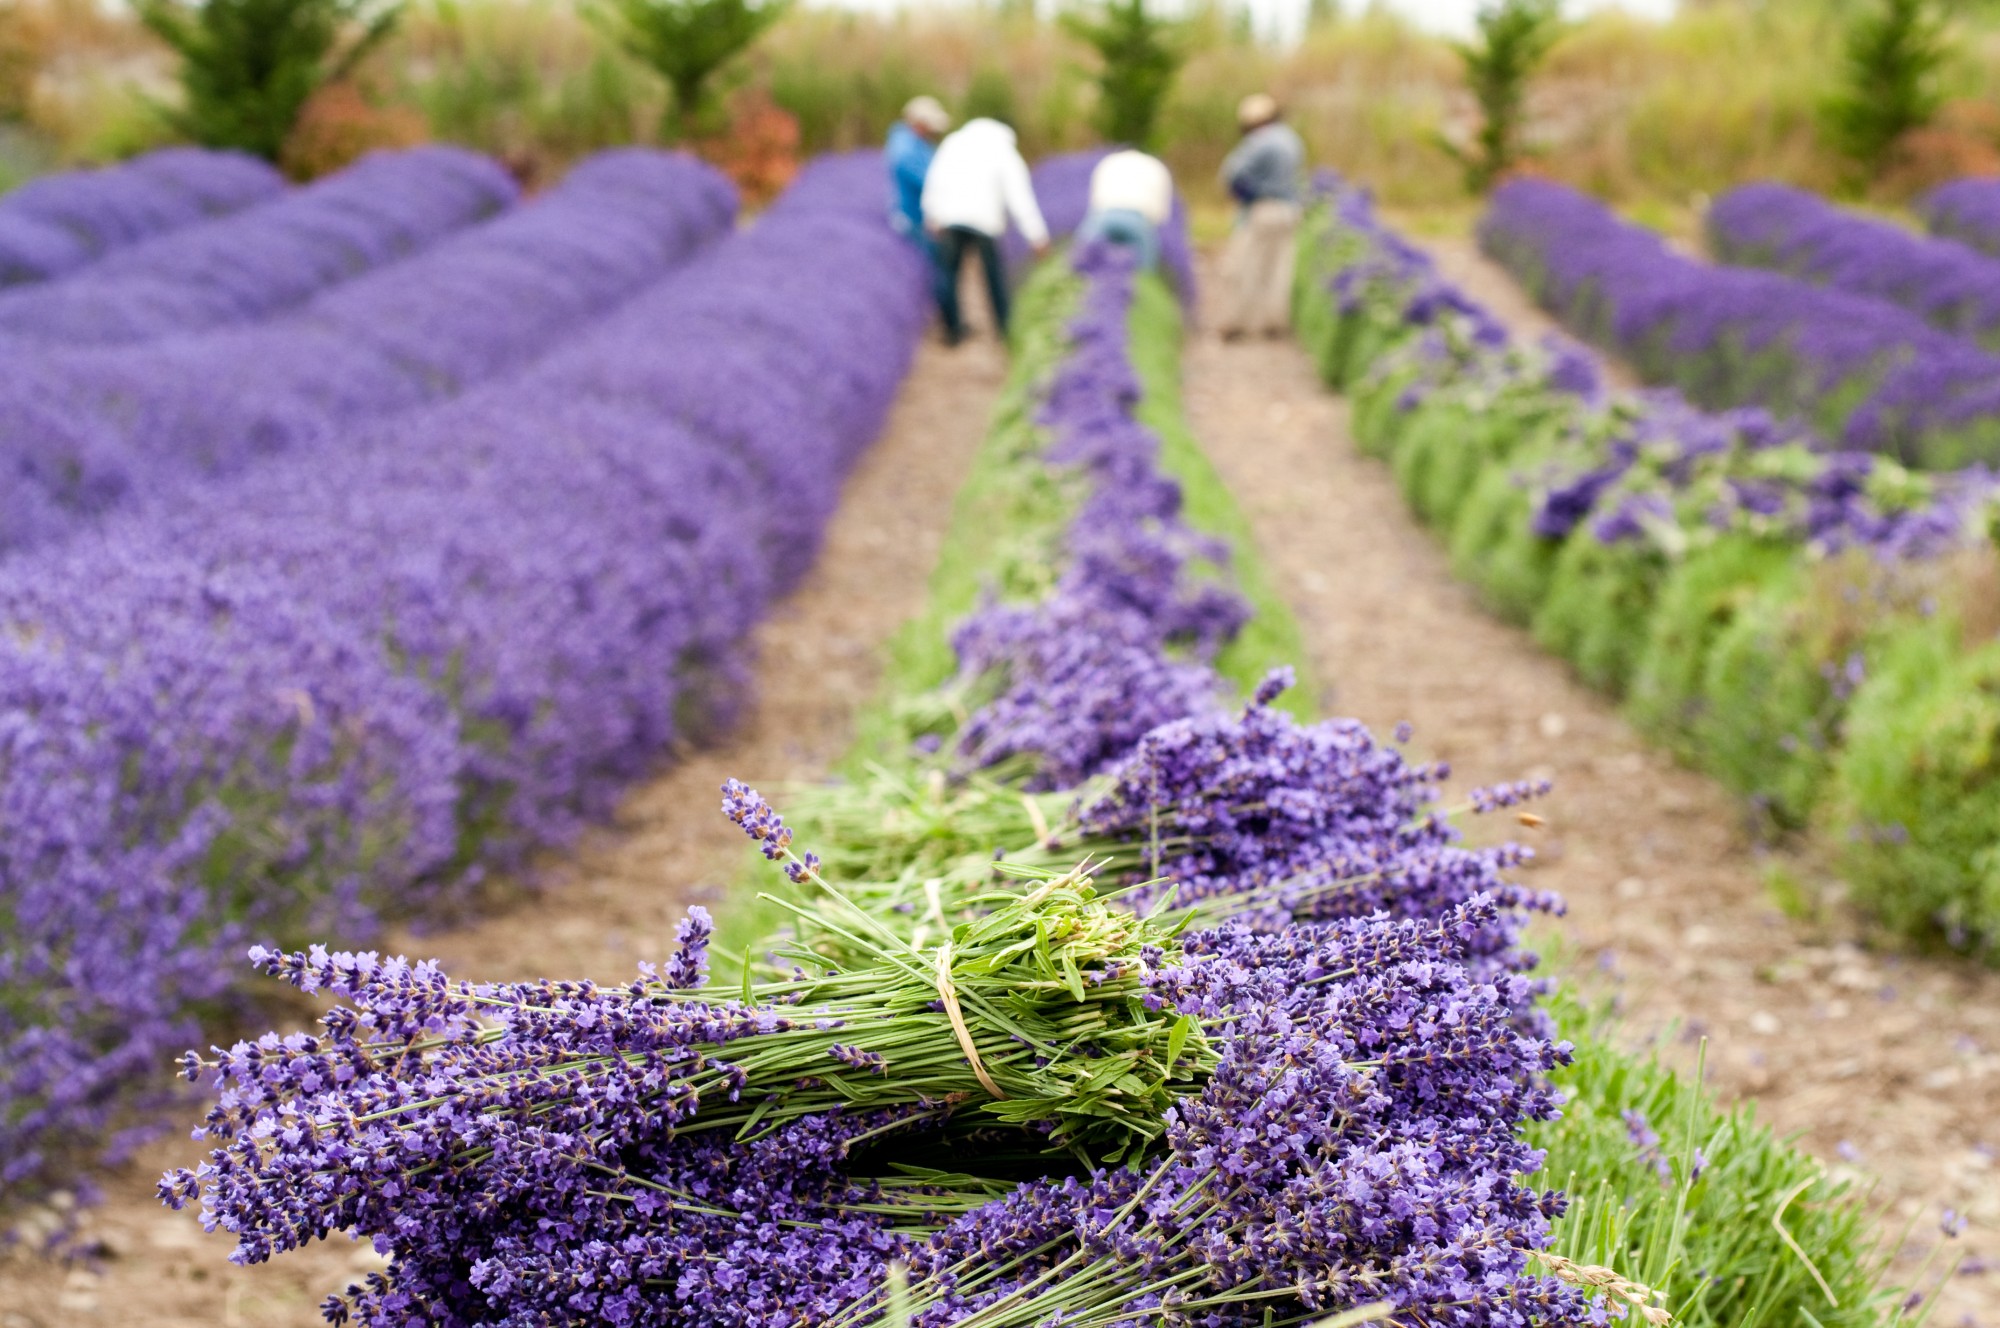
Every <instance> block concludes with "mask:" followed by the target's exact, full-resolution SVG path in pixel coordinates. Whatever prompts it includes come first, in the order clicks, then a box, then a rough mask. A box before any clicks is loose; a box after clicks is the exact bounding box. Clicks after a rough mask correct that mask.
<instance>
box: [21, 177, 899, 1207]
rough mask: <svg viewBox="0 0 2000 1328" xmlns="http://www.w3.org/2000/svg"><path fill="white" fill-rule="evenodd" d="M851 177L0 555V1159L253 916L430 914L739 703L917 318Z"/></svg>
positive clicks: (163, 1040)
mask: <svg viewBox="0 0 2000 1328" xmlns="http://www.w3.org/2000/svg"><path fill="white" fill-rule="evenodd" d="M878 169H879V167H878V163H877V162H876V161H874V160H873V159H872V158H864V159H857V160H833V161H827V162H823V163H820V164H817V165H816V166H814V167H813V168H812V169H811V170H809V171H808V172H807V173H805V174H804V175H803V176H802V177H801V179H800V180H799V181H798V182H797V183H796V184H795V185H794V186H793V188H792V190H791V191H790V192H789V193H788V194H787V196H786V197H785V198H784V199H782V200H781V201H780V202H779V203H778V204H777V205H776V206H775V207H774V208H773V209H771V210H770V211H769V212H768V213H767V214H766V215H765V216H764V217H763V218H762V219H761V220H760V221H759V222H758V224H757V225H756V226H754V227H753V228H751V229H750V230H749V231H748V232H745V233H742V234H739V235H737V236H735V237H733V238H731V239H729V240H727V241H725V242H724V243H722V244H721V245H719V246H717V247H716V248H714V249H713V250H712V251H711V252H710V253H709V254H708V255H707V256H706V257H705V258H704V259H703V261H702V262H700V263H698V264H695V265H693V266H692V267H691V268H689V269H687V270H685V271H683V272H681V273H678V274H675V275H671V276H668V277H667V278H666V279H665V280H663V281H657V282H655V283H653V284H652V285H651V286H650V287H648V288H647V289H645V290H644V291H643V292H640V293H639V294H638V295H637V297H636V298H635V299H633V300H631V301H630V302H628V303H627V304H626V305H625V306H624V307H623V308H622V309H620V310H619V311H618V312H616V313H615V314H614V315H612V316H611V317H609V318H606V319H603V320H601V321H600V322H598V323H597V324H596V325H595V326H593V327H591V328H589V329H588V330H585V331H583V332H582V333H581V334H580V335H577V336H575V337H573V338H571V339H569V340H568V341H567V342H566V344H565V345H564V346H563V348H562V349H561V350H560V351H558V352H557V353H554V354H551V355H549V356H546V357H544V358H543V359H541V360H539V361H538V362H536V363H535V364H533V365H532V366H529V367H527V368H525V369H524V370H523V371H521V372H519V373H518V374H516V375H515V376H513V377H512V378H511V379H510V380H509V381H507V382H504V383H498V384H494V385H491V386H488V387H485V388H482V389H480V390H477V391H474V392H471V393H468V394H466V395H465V396H463V397H460V398H459V399H457V400H455V401H452V402H449V403H446V404H443V405H440V406H437V407H433V408H430V409H427V410H423V411H419V412H414V413H411V414H408V415H405V416H403V417H401V418H399V419H397V420H394V421H391V422H388V423H386V424H383V425H381V426H378V427H375V428H372V429H369V430H363V431H356V432H350V433H346V434H342V435H341V436H339V437H337V438H329V439H326V440H323V441H322V442H321V443H320V444H319V445H318V446H316V447H314V448H312V449H309V450H306V451H299V452H293V453H290V454H287V455H284V456H280V457H276V458H274V459H272V460H270V461H269V462H267V463H265V464H263V465H261V466H257V467H253V468H249V469H247V470H245V471H244V472H243V473H241V474H240V475H238V476H236V477H234V478H231V479H227V480H222V481H218V482H216V483H214V484H211V485H207V486H198V487H193V488H190V489H189V490H188V491H187V492H185V493H184V494H182V495H181V496H180V497H179V498H178V500H177V501H176V502H174V503H172V504H162V505H145V506H143V507H140V508H137V509H134V510H133V511H131V512H129V513H127V514H125V515H124V516H122V517H121V518H120V519H118V520H115V521H110V522H106V523H103V524H102V525H101V526H100V527H98V528H97V529H94V530H90V531H86V532H83V533H81V534H80V535H79V536H78V537H77V538H75V539H73V540H71V541H68V542H67V543H65V544H62V545H60V546H53V547H50V548H48V549H45V550H39V551H30V552H28V553H26V554H23V555H21V556H19V557H17V558H15V559H13V560H11V561H10V562H9V563H8V565H7V566H6V567H5V568H4V569H0V613H4V616H5V620H6V621H7V623H8V624H9V627H10V630H9V631H8V633H7V634H6V639H5V642H4V646H0V695H4V697H5V701H4V708H5V710H6V712H7V714H8V715H9V723H8V726H7V729H6V732H5V736H4V739H0V743H4V746H0V808H4V816H5V819H6V825H7V834H6V835H5V836H4V837H0V840H3V842H4V846H0V913H4V914H5V916H7V917H8V919H9V923H10V925H9V927H8V929H7V933H6V937H5V946H4V952H0V1165H4V1171H0V1182H4V1183H5V1184H6V1185H7V1186H9V1187H10V1188H15V1189H17V1190H29V1189H32V1188H33V1187H34V1186H35V1185H38V1184H41V1183H45V1182H47V1181H48V1180H50V1179H55V1178H59V1177H60V1176H61V1175H62V1174H63V1173H64V1172H65V1171H66V1169H67V1167H68V1166H69V1164H71V1163H73V1162H74V1161H76V1160H77V1159H76V1152H77V1149H78V1148H79V1146H81V1145H89V1144H92V1143H102V1142H103V1141H104V1140H105V1139H106V1138H107V1132H108V1131H109V1130H110V1129H112V1128H113V1127H115V1126H117V1125H118V1124H119V1123H120V1122H123V1121H129V1120H131V1119H133V1116H132V1111H133V1109H134V1108H135V1107H140V1108H144V1107H146V1106H148V1105H149V1102H148V1099H150V1098H152V1097H156V1096H157V1095H158V1094H159V1093H160V1091H161V1089H162V1086H163V1081H162V1079H161V1077H160V1070H161V1067H162V1063H163V1062H162V1057H163V1056H165V1055H166V1054H168V1053H169V1052H170V1051H171V1050H174V1049H178V1048H179V1047H181V1046H185V1045H186V1044H187V1042H188V1041H189V1040H191V1038H192V1036H193V1033H194V1027H193V1025H192V1023H191V1014H192V1012H193V1011H194V1010H196V1009H197V1008H209V1009H213V1008H214V1007H213V1003H214V1002H216V1001H217V1000H221V999H225V998H227V997H228V995H229V980H228V972H227V970H228V969H229V968H230V967H231V965H230V964H229V963H228V961H227V960H226V958H224V956H227V955H229V954H233V953H239V952H240V947H241V945H242V944H243V941H244V939H245V938H246V937H252V936H258V937H283V936H288V935H296V934H299V932H300V931H301V930H304V929H312V930H316V931H330V932H333V933H335V934H338V935H340V936H342V937H344V938H353V939H361V938H365V937H366V936H368V935H369V934H370V933H371V932H372V931H373V930H374V928H375V926H376V924H377V921H378V919H380V918H383V917H385V916H403V917H407V916H411V915H425V914H428V915H437V914H439V913H440V912H444V911H449V910H451V909H453V908H455V907H457V906H459V905H460V904H462V903H463V902H464V901H465V900H467V898H468V897H469V896H468V891H469V890H470V889H471V888H472V887H473V886H475V885H476V884H477V882H478V881H479V879H480V878H481V876H482V874H484V873H487V872H490V871H492V870H494V869H496V868H509V867H512V866H515V865H517V864H519V863H520V862H521V861H522V859H523V855H524V854H525V853H526V852H527V851H529V850H530V849H533V848H535V847H537V846H540V845H545V844H550V843H557V842H561V841H563V840H564V839H566V838H567V837H568V836H570V835H571V834H573V833H574V831H575V830H576V828H577V827H578V826H579V825H581V824H582V823H583V822H585V821H586V820H588V819H590V818H592V817H596V816H599V815H601V814H603V813H604V812H605V811H606V810H607V808H608V807H609V805H610V802H611V800H612V799H613V798H614V797H615V795H616V794H617V792H618V791H619V789H621V788H622V787H623V786H624V785H625V784H626V783H627V782H629V781H630V780H631V779H632V778H633V777H635V776H636V775H638V774H640V773H641V772H643V771H644V770H645V769H646V768H648V766H649V765H650V764H651V763H652V762H654V761H657V760H658V759H659V758H660V757H661V755H662V753H663V752H664V751H665V750H666V749H667V748H668V746H669V744H670V743H672V742H673V741H674V740H676V739H677V738H683V737H686V736H689V735H692V734H696V733H698V732H699V731H701V730H702V729H703V728H705V727H707V726H711V725H714V724H716V723H718V722H721V721H723V720H725V719H726V718H727V717H728V715H729V713H730V711H731V709H732V707H733V705H734V703H735V702H736V701H737V699H738V698H739V696H740V693H741V689H742V685H743V683H744V663H743V659H742V650H743V641H744V638H745V634H746V633H747V631H748V630H749V628H750V627H751V626H752V625H753V624H754V623H755V622H756V621H757V619H758V618H759V616H760V615H761V614H762V612H763V611H764V609H765V607H766V606H767V605H768V604H769V602H770V601H771V598H772V597H773V596H774V595H775V594H777V593H779V592H780V591H781V590H783V589H784V588H785V587H786V586H787V585H788V584H790V582H791V581H792V580H793V579H794V578H795V577H796V576H797V575H798V574H799V573H800V572H801V571H802V569H803V568H804V567H805V566H806V564H807V563H808V561H809V560H810V558H811V556H812V554H813V551H814V548H815V546H816V543H817V539H818V536H819V532H820V529H821V526H822V523H823V521H824V519H825V517H826V515H827V514H828V512H829V511H830V509H831V507H832V505H833V503H834V501H835V498H836V495H837V490H838V487H839V483H840V479H841V476H842V475H843V473H844V472H845V470H846V468H847V466H848V464H849V462H851V461H852V459H853V458H854V456H855V455H856V454H857V452H858V451H859V450H860V449H861V447H862V446H863V445H864V444H865V443H866V442H867V441H868V440H869V439H870V438H872V437H873V436H874V434H875V433H876V431H877V429H878V427H879V426H880V424H881V422H882V419H883V417H884V413H885V411H886V410H887V407H888V403H889V401H890V398H891V397H892V395H893V393H894V391H895V389H896V386H897V384H898V382H899V381H900V378H901V376H902V374H903V372H904V370H905V368H906V366H907V364H908V361H909V357H910V354H911V352H912V349H913V346H914V343H915V339H916V336H917V333H918V330H919V329H920V327H921V325H922V319H923V313H924V304H923V289H922V281H921V278H920V273H919V271H918V269H917V265H916V264H915V262H914V259H913V258H912V257H911V255H910V254H909V253H908V252H907V251H906V249H905V247H903V246H901V245H900V244H899V243H898V242H897V240H896V239H895V237H894V236H893V235H890V234H888V233H887V232H886V231H885V230H884V228H882V227H881V225H880V224H879V216H878V211H879V199H878V196H877V195H878V192H879V188H878V180H877V171H878ZM746 495H762V496H763V497H762V499H761V500H759V501H746Z"/></svg>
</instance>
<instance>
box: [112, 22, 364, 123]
mask: <svg viewBox="0 0 2000 1328" xmlns="http://www.w3.org/2000/svg"><path fill="white" fill-rule="evenodd" d="M137 7H138V14H139V18H140V20H141V21H143V22H144V23H145V25H146V26H147V27H148V28H151V29H152V30H153V32H154V33H156V34H157V35H158V36H159V38H160V39H161V40H162V41H164V42H166V44H167V45H168V46H170V47H172V48H173V50H174V54H176V55H178V56H179V57H180V61H181V72H180V78H181V89H182V91H183V93H184V94H185V97H186V102H185V104H184V105H183V106H182V107H180V108H179V109H178V110H177V111H174V112H172V113H171V118H172V120H173V122H174V125H175V127H176V128H178V129H179V130H180V131H181V132H182V133H184V134H186V135H187V136H188V137H189V138H192V139H193V140H194V141H195V142H197V143H202V144H205V145H207V146H209V147H214V148H238V149H240V150H242V151H244V152H252V153H255V154H256V155H258V156H260V157H263V158H264V159H265V160H267V161H276V160H277V159H278V157H279V155H280V154H281V153H282V152H283V150H284V146H285V140H286V139H287V138H288V137H289V136H290V135H291V132H292V127H293V126H294V125H296V124H297V123H298V120H299V114H300V112H301V111H303V110H304V109H305V104H306V102H307V101H308V100H309V99H310V98H311V97H312V95H313V94H314V93H315V92H317V91H319V90H320V88H322V87H324V86H325V85H327V84H328V83H332V82H335V81H337V80H338V79H340V78H342V77H344V76H345V75H346V74H347V72H348V71H349V70H351V69H352V68H353V67H354V64H355V62H356V61H358V60H359V59H360V58H361V57H362V56H363V55H365V54H367V52H368V51H369V50H371V49H372V48H373V47H374V46H375V45H376V44H377V43H379V42H380V41H381V40H382V39H383V38H384V37H385V36H387V35H388V33H389V29H390V27H391V26H392V25H393V24H394V23H395V21H396V18H397V15H398V14H400V13H401V6H400V5H397V4H391V5H388V6H386V7H384V6H379V5H377V4H375V3H374V0H200V3H198V4H195V3H190V0H138V6H137ZM353 28H358V31H357V32H356V33H355V35H354V37H353V39H352V40H350V41H347V42H346V43H345V47H344V49H343V37H344V36H345V34H346V33H347V32H348V31H349V30H350V29H353Z"/></svg>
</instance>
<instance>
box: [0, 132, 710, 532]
mask: <svg viewBox="0 0 2000 1328" xmlns="http://www.w3.org/2000/svg"><path fill="white" fill-rule="evenodd" d="M429 160H430V159H428V158H419V159H417V160H416V162H414V163H412V164H415V165H417V166H418V168H419V170H420V172H421V171H423V170H425V169H426V166H425V163H426V162H427V161H429ZM448 160H449V159H448ZM398 164H401V163H398ZM433 164H434V163H433ZM357 170H358V172H359V175H358V176H357V177H347V176H342V177H335V178H334V180H333V181H330V182H329V183H328V184H327V185H324V186H320V187H319V188H318V189H317V190H307V191H303V192H302V193H301V194H300V195H298V196H296V198H295V200H294V201H295V203H297V204H300V205H310V206H330V207H334V208H336V209H339V208H341V207H342V206H343V202H342V199H343V198H344V197H345V194H344V192H343V191H345V190H347V189H348V188H349V187H350V186H358V187H360V188H362V189H363V190H367V189H372V188H375V187H377V186H379V185H380V184H381V183H382V181H380V180H378V179H373V178H372V177H373V176H375V175H376V174H377V172H376V171H375V170H374V169H373V168H372V167H367V166H364V167H361V168H357ZM422 178H424V179H430V178H433V177H431V176H430V175H428V174H424V175H423V176H422ZM294 210H297V209H294ZM273 211H274V212H275V210H273ZM734 212H735V201H734V196H733V194H732V192H731V190H730V188H729V185H728V183H727V182H726V181H725V180H724V179H723V178H722V177H721V176H720V175H719V174H718V173H716V172H714V171H712V170H709V169H708V168H706V167H703V166H701V165H699V164H698V163H696V162H694V161H693V160H692V159H690V158H684V157H671V156H667V155H665V154H662V153H656V152H647V151H640V150H631V151H622V152H609V153H604V154H600V155H599V156H597V157H594V158H592V159H590V160H588V161H586V162H584V163H583V164H581V165H579V166H578V167H577V168H576V169H574V170H573V171H571V172H570V174H569V175H568V176H567V177H566V178H565V179H564V181H563V182H562V184H561V185H560V186H559V187H557V188H556V189H554V190H552V191H550V192H549V193H548V194H546V195H545V196H543V197H541V198H539V199H537V200H535V201H534V202H532V203H530V204H528V205H526V206H523V207H519V208H512V209H509V210H507V211H505V212H502V213H501V214H500V215H499V216H497V217H496V218H494V219H493V220H490V221H486V222H483V223H481V224H479V225H475V226H470V227H466V228H464V229H461V230H457V231H455V232H453V233H450V234H447V235H444V236H442V237H441V238H439V239H438V240H437V242H436V243H433V244H431V245H429V246H428V247H426V248H423V249H421V250H419V251H417V252H416V253H414V254H411V255H410V256H408V257H406V258H403V259H401V260H400V261H395V262H390V263H387V264H385V265H383V266H380V267H376V268H374V269H373V270H370V271H365V272H362V273H361V274H359V275H356V276H354V277H353V278H352V279H350V280H344V281H342V282H340V283H339V284H337V285H335V286H332V287H331V288H329V289H327V290H324V291H322V292H321V293H320V294H318V295H316V296H315V297H313V298H312V299H310V300H309V301H307V302H306V303H305V304H304V305H303V306H301V307H300V308H298V309H297V310H294V311H292V312H289V313H286V314H283V315H280V316H279V317H277V318H273V319H269V320H266V321H263V322H260V323H256V324H252V325H248V326H238V327H227V328H216V329H212V330H197V331H182V332H178V333H176V332H175V331H172V330H163V335H160V336H158V337H156V338H154V339H152V340H149V341H147V342H145V343H143V344H138V345H121V346H112V347H92V348H76V347H68V346H59V347H47V348H40V349H35V350H23V351H21V352H19V353H17V354H12V355H9V356H8V357H7V359H6V362H5V363H4V364H0V473H4V474H7V475H8V476H9V477H10V480H11V482H10V483H9V484H8V485H7V486H6V487H5V491H4V493H0V553H12V552H15V551H18V550H20V549H23V548H26V547H29V546H32V545H36V544H41V543H45V542H47V541H50V540H53V539H57V538H60V537H63V536H66V535H68V534H70V533H73V532H74V531H75V530H77V529H79V528H80V527H82V526H84V525H87V524H89V523H91V522H94V521H96V520H98V519H101V518H102V517H103V516H104V515H105V514H106V513H108V512H110V511H113V510H116V509H118V508H120V507H122V506H124V505H125V504H127V503H129V502H132V501H135V500H140V499H143V500H145V501H151V502H155V503H162V502H172V501H174V500H175V495H176V494H177V493H178V492H180V491H181V490H183V489H184V488H185V487H186V486H187V485H188V484H189V483H192V482H206V481H208V480H212V479H214V478H216V477H218V476H222V475H227V474H231V473H234V472H235V471H237V470H240V469H241V468H242V467H244V466H245V465H247V464H249V463H250V462H252V461H254V460H256V459H259V458H265V457H269V456H272V455H275V454H278V453H281V452H284V451H287V450H290V449H292V448H301V447H310V446H315V445H318V444H321V443H324V442H326V441H328V440H331V439H335V438H337V437H338V436H339V435H340V434H341V433H342V432H344V431H346V430H350V429H353V428H355V427H358V426H359V425H361V424H363V423H364V422H366V421H368V420H371V419H378V418H382V417H385V416H390V415H394V414H397V413H399V412H402V411H408V410H413V409H416V408H418V407H420V406H423V405H425V404H427V403H430V402H434V401H438V400H441V399H443V398H447V397H450V396H452V395H454V394H456V393H458V392H461V391H464V390H466V389H467V388H469V387H471V386H473V385H474V384H476V383H478V382H480V381H482V380H484V379H488V378H492V377H495V376H497V375H500V374H502V373H504V372H506V371H508V370H509V369H511V368H513V367H514V366H517V365H520V364H522V363H524V362H526V361H527V360H529V359H531V358H532V357H533V356H535V355H537V354H540V353H541V352H543V351H545V350H547V349H548V348H549V347H550V346H552V345H554V344H555V343H556V342H557V341H558V340H560V339H561V338H562V337H564V336H565V335H566V334H567V333H569V332H570V331H571V330H572V329H574V328H576V327H578V326H580V325H581V324H582V323H583V322H585V321H587V320H589V319H593V318H597V317H601V316H603V314H604V313H605V312H606V311H608V310H609V309H610V308H612V307H613V306H615V305H616V304H618V303H620V302H622V301H623V300H625V299H627V298H629V297H630V296H631V294H632V293H633V292H634V291H636V290H639V289H641V288H643V287H644V286H645V285H647V284H648V283H650V282H652V281H655V280H657V279H659V278H660V277H661V276H663V275H664V274H665V273H666V272H667V271H668V270H669V269H670V268H672V267H674V266H676V265H678V264H679V263H682V262H684V261H686V260H687V259H689V258H690V257H692V256H693V255H694V254H695V253H696V252H697V251H698V250H699V249H700V248H702V247H703V246H705V245H707V244H709V243H711V242H713V241H714V240H715V239H716V238H718V237H719V236H720V235H721V234H722V233H723V231H724V230H725V229H727V228H728V226H729V225H730V224H731V222H732V220H733V217H734ZM267 220H268V221H269V222H271V223H272V224H277V225H283V224H284V222H283V219H281V218H279V217H277V216H275V215H273V216H271V217H268V218H264V217H260V216H259V214H257V213H251V214H248V215H247V216H245V217H244V218H242V224H241V225H239V226H238V227H237V229H238V230H241V229H243V228H244V227H245V226H247V225H250V224H253V223H254V224H257V225H262V224H264V223H265V222H266V221H267ZM239 238H243V237H239ZM135 252H136V251H135ZM53 289H58V290H59V289H61V287H60V286H58V287H56V288H53ZM118 289H119V290H120V292H121V293H122V292H129V291H132V290H135V289H136V290H148V289H151V284H150V283H149V282H147V281H144V280H138V279H135V280H134V281H133V282H132V284H131V285H129V286H120V287H119V288H118ZM152 307H154V308H156V309H161V308H162V306H157V305H156V306H152ZM163 311H164V310H163Z"/></svg>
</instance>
